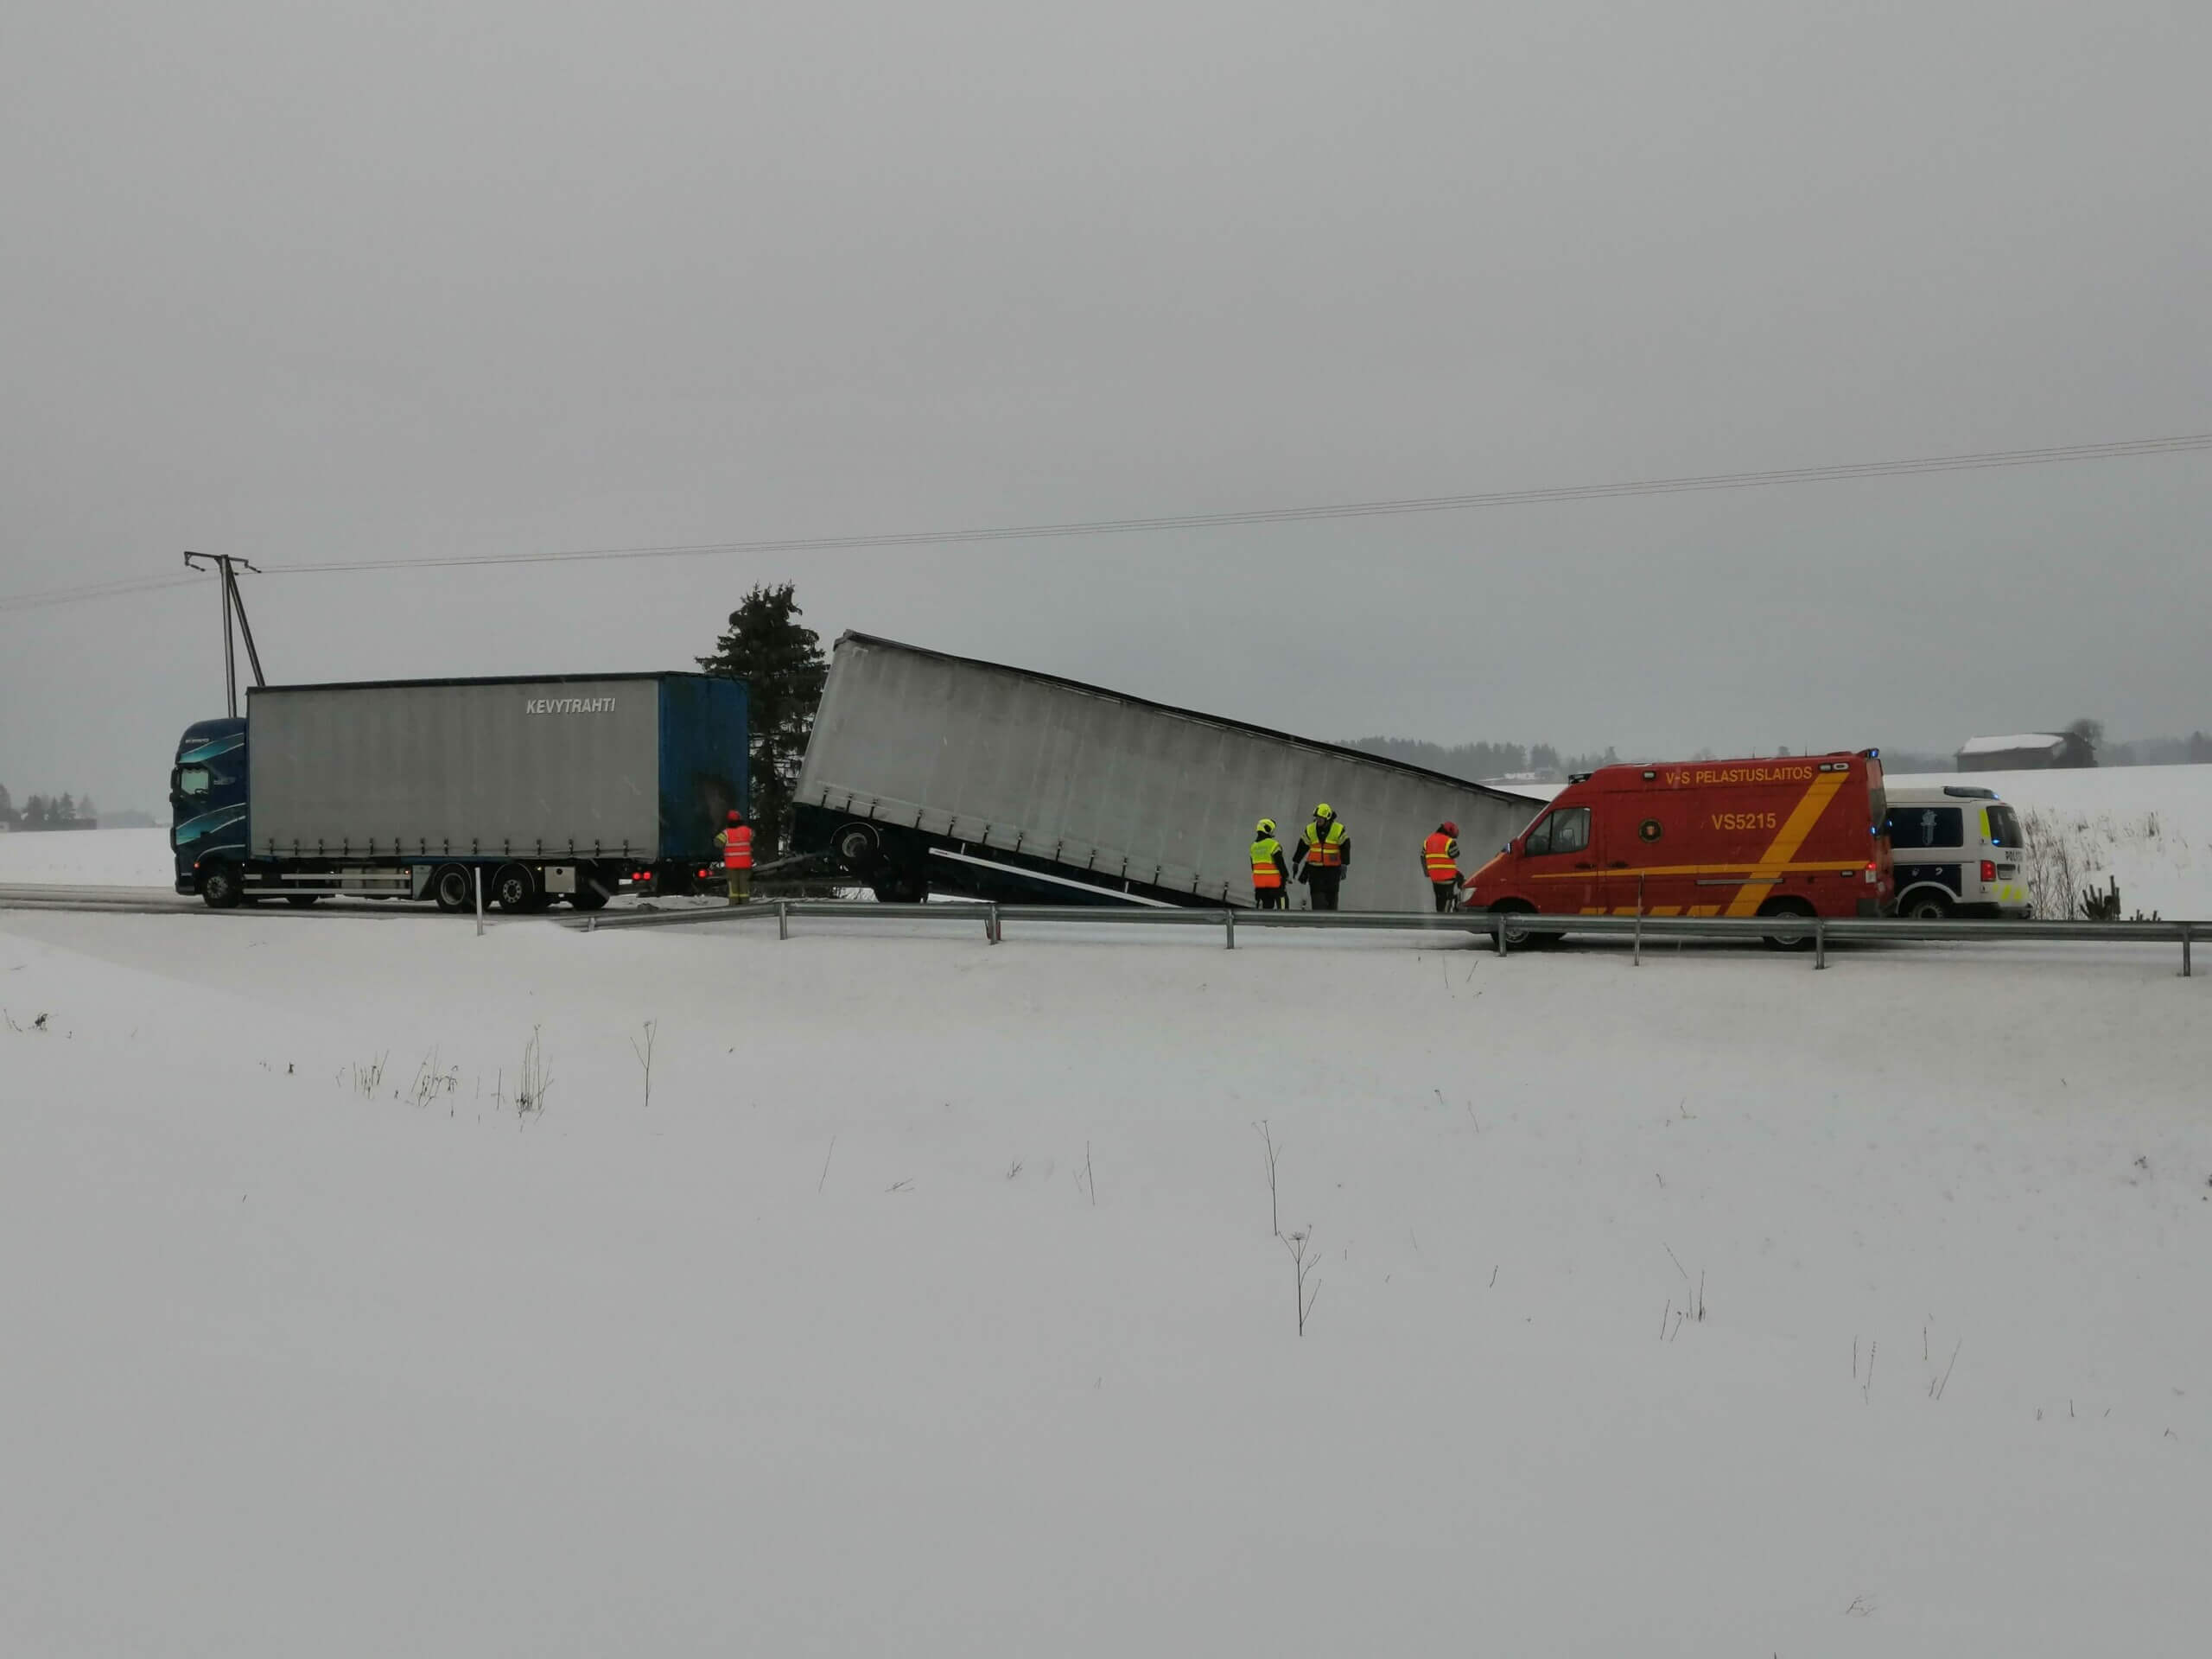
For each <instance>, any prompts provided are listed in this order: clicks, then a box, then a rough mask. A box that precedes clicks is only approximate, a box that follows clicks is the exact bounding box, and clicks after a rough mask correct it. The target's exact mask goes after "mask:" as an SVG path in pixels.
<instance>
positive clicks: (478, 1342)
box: [0, 837, 2212, 1659]
mask: <svg viewBox="0 0 2212 1659" xmlns="http://www.w3.org/2000/svg"><path fill="white" fill-rule="evenodd" d="M49 839H60V837H51V838H49ZM978 933H980V930H978ZM1101 934H1102V937H1100V938H1096V939H1095V940H1091V941H1087V942H1086V941H1077V942H1068V941H1053V942H1045V941H1024V940H1023V939H1022V938H1020V935H1019V934H1018V933H1017V934H1016V935H1015V936H1014V938H1012V939H1011V940H1010V941H1009V943H1007V944H1004V945H1001V946H998V947H995V948H994V947H989V946H987V945H985V944H983V942H982V939H981V938H980V937H975V938H967V937H963V938H957V939H955V938H946V937H944V936H943V935H938V936H934V937H930V938H912V937H907V936H906V935H904V934H902V933H901V932H900V931H898V929H897V927H896V926H895V925H886V924H874V925H869V926H866V927H852V928H848V927H846V926H845V925H842V924H837V925H831V924H819V923H817V924H811V925H808V926H806V927H805V928H804V929H802V931H800V933H799V935H798V937H797V938H794V939H793V940H792V941H791V943H789V944H778V943H777V942H776V939H775V938H774V932H773V929H772V927H766V928H762V927H759V926H756V925H751V924H747V925H743V926H741V927H738V928H729V929H725V928H711V929H684V930H675V931H662V932H658V933H652V934H648V935H642V936H641V935H639V934H637V933H607V932H602V933H598V934H593V935H585V934H581V933H575V932H570V931H563V930H561V929H558V928H556V927H553V926H550V925H546V924H545V923H543V922H537V921H530V922H513V923H501V924H499V925H496V926H495V927H494V928H493V931H492V932H491V933H490V934H489V935H488V936H487V937H486V938H482V939H479V938H475V937H474V930H473V928H471V927H470V926H469V925H467V924H466V923H463V922H459V921H456V920H454V919H451V918H437V917H423V918H420V919H419V920H411V919H410V920H405V921H395V922H393V923H391V925H385V926H381V927H374V928H369V927H360V926H349V925H346V924H344V923H342V922H340V921H338V920H335V919H334V918H316V917H304V916H295V915H290V914H284V915H278V916H270V917H266V918H260V917H248V918H236V919H234V920H232V921H230V922H227V923H226V924H223V925H208V924H207V918H200V917H197V916H194V915H190V914H186V915H179V916H173V917H127V916H106V915H102V916H80V915H62V914H54V913H40V914H29V913H0V1008H4V1010H5V1020H4V1023H0V1251H4V1255H5V1259H6V1260H7V1261H8V1262H10V1264H11V1271H10V1273H9V1274H7V1275H5V1277H4V1278H0V1329H4V1330H5V1332H7V1351H6V1361H5V1363H4V1364H3V1365H0V1470H4V1471H5V1478H4V1479H0V1651H4V1652H8V1653H22V1654H38V1655H42V1656H43V1655H65V1656H66V1655H91V1654H101V1655H111V1654H139V1653H144V1654H153V1653H159V1654H163V1655H173V1654H174V1655H203V1654H204V1655H220V1656H224V1659H237V1656H255V1655H286V1656H290V1655H298V1654H302V1653H313V1654H317V1655H330V1654H362V1655H372V1654H373V1655H385V1654H391V1653H398V1652H405V1653H410V1654H453V1655H480V1654H484V1653H493V1652H499V1653H530V1654H534V1655H535V1654H575V1655H594V1656H597V1655H603V1654H607V1653H610V1652H634V1653H652V1654H693V1653H699V1654H705V1653H715V1654H722V1653H734V1652H748V1653H762V1654H779V1655H782V1654H850V1653H855V1652H866V1653H902V1654H903V1653H931V1654H948V1655H951V1654H957V1655H969V1654H976V1653H1005V1654H1020V1655H1025V1656H1027V1655H1036V1654H1040V1653H1052V1654H1063V1653H1067V1654H1100V1655H1107V1654H1113V1655H1122V1654H1131V1653H1152V1654H1185V1653H1190V1654H1243V1653H1290V1652H1306V1653H1359V1654H1376V1655H1384V1654H1411V1655H1432V1654H1437V1653H1445V1652H1454V1653H1460V1652H1481V1653H1497V1654H1553V1653H1605V1654H1631V1653H1632V1654H1637V1655H1653V1654H1681V1655H1700V1656H1704V1655H1711V1654H1716V1653H1743V1654H1758V1655H1767V1654H1771V1653H1780V1654H1783V1655H1787V1656H1792V1659H1796V1656H1808V1655H1828V1654H1835V1655H1868V1656H1872V1655H1882V1656H1897V1655H1923V1654H1925V1655H1942V1656H1945V1659H1955V1656H1959V1655H1962V1654H1975V1653H1991V1654H1997V1653H2001V1654H2005V1655H2007V1656H2019V1655H2044V1654H2048V1655H2066V1656H2076V1655H2081V1654H2084V1653H2129V1654H2179V1653H2187V1652H2194V1651H2199V1650H2201V1648H2202V1641H2203V1636H2202V1625H2203V1620H2204V1615H2203V1613H2202V1609H2201V1607H2200V1606H2199V1605H2198V1602H2197V1594H2198V1588H2197V1586H2198V1580H2199V1576H2200V1574H2201V1570H2202V1558H2203V1550H2204V1545H2205V1542H2206V1539H2207V1516H2208V1513H2212V1511H2209V1510H2208V1505H2207V1500H2206V1497H2205V1494H2206V1491H2207V1482H2208V1478H2212V1324H2209V1323H2208V1322H2207V1320H2206V1319H2205V1318H2204V1316H2203V1305H2204V1284H2205V1270H2206V1266H2207V1262H2208V1260H2212V1186H2208V1185H2207V1181H2208V1177H2212V1117H2208V1112H2207V1105H2206V1093H2205V1081H2204V1079H2205V1078H2206V1077H2207V1076H2208V1075H2212V1020H2207V1018H2206V1017H2205V1016H2206V1013H2207V1009H2208V1006H2209V1005H2208V1003H2207V1001H2206V998H2207V996H2208V995H2212V981H2208V980H2207V979H2206V978H2202V977H2200V978H2196V979H2192V980H2183V979H2180V978H2178V977H2177V976H2176V975H2175V972H2174V969H2175V963H2174V962H2173V960H2172V957H2171V954H2170V953H2168V952H2164V951H2158V952H2130V951H2126V950H2114V951H2113V953H2112V954H2110V955H2109V956H2103V955H2100V956H2098V957H2090V958H2085V957H2083V956H2082V954H2081V953H2079V952H2068V953H2064V954H2063V955H2062V954H2060V953H2057V952H2055V951H2054V952H2048V953H2043V952H2038V950H2037V949H2036V948H2035V947H2006V948H2004V949H2002V950H1954V949H1949V948H1945V949H1941V950H1923V951H1907V952H1892V953H1888V954H1885V955H1883V956H1882V957H1879V958H1878V959H1877V958H1876V957H1874V956H1872V955H1871V954H1853V953H1850V952H1845V951H1838V952H1837V953H1836V954H1835V956H1834V958H1833V960H1834V966H1833V967H1832V968H1831V969H1830V970H1829V971H1828V972H1827V973H1825V974H1815V973H1814V972H1812V971H1810V969H1808V967H1807V966H1806V964H1805V963H1804V961H1803V959H1802V958H1801V957H1773V956H1770V955H1768V954H1766V953H1764V952H1760V951H1746V952H1740V953H1739V952H1735V951H1730V950H1709V951H1704V952H1687V953H1683V954H1681V955H1672V954H1669V953H1654V954H1653V956H1652V958H1651V959H1650V960H1649V961H1648V962H1647V963H1646V965H1645V966H1644V967H1643V968H1642V969H1635V968H1632V967H1630V965H1629V963H1628V961H1627V959H1626V957H1624V956H1622V955H1621V954H1619V953H1618V952H1606V951H1587V952H1586V951H1575V950H1567V951H1561V952H1557V953H1549V954H1546V953H1537V954H1531V955H1526V956H1516V957H1509V958H1507V959H1505V960H1504V961H1502V962H1501V961H1499V960H1497V959H1496V958H1495V957H1491V956H1490V955H1488V954H1487V953H1486V952H1484V951H1483V950H1472V949H1466V950H1448V951H1438V950H1432V949H1422V948H1420V946H1419V945H1417V944H1408V943H1401V942H1398V941H1395V940H1389V941H1384V942H1382V943H1378V944H1351V943H1346V942H1344V941H1342V940H1328V939H1313V938H1259V939H1256V940H1254V941H1253V942H1251V943H1250V944H1244V943H1243V942H1242V941H1240V947H1241V948H1240V949H1238V950H1236V952H1234V953H1233V954H1232V953H1230V952H1226V951H1223V950H1219V949H1218V948H1217V947H1215V946H1214V944H1212V943H1211V941H1203V942H1202V941H1199V940H1197V939H1191V940H1187V941H1186V940H1183V939H1180V938H1178V939H1174V940H1172V941H1163V940H1160V939H1156V938H1147V939H1144V940H1141V941H1140V940H1134V939H1127V938H1121V937H1118V936H1116V937H1103V934H1104V930H1101ZM41 1015H42V1016H43V1022H42V1024H41V1020H40V1016H41ZM647 1021H653V1022H655V1023H654V1030H653V1035H652V1093H651V1100H650V1103H647V1101H646V1099H645V1071H644V1067H643V1066H642V1065H641V1063H640V1060H639V1051H640V1050H641V1049H642V1047H643V1046H644V1045H645V1040H646V1038H645V1029H644V1027H645V1022H647ZM533 1038H534V1039H536V1041H537V1044H538V1050H537V1055H538V1058H539V1060H540V1062H542V1065H543V1069H544V1070H545V1071H546V1072H547V1073H548V1074H549V1075H550V1084H547V1085H546V1086H544V1087H543V1091H542V1109H534V1108H533V1109H531V1110H528V1111H524V1110H521V1109H518V1103H517V1098H516V1097H517V1095H518V1088H519V1087H520V1086H521V1084H520V1083H519V1079H518V1073H519V1072H521V1071H523V1070H524V1055H525V1050H526V1048H527V1047H528V1046H529V1045H531V1042H532V1040H533ZM1259 1120H1266V1121H1267V1122H1268V1125H1269V1131H1270V1133H1271V1134H1272V1135H1273V1136H1274V1139H1275V1140H1276V1141H1277V1142H1278V1144H1279V1145H1280V1146H1281V1147H1282V1148H1283V1151H1282V1155H1281V1164H1280V1199H1281V1202H1280V1212H1281V1226H1282V1228H1283V1230H1285V1231H1294V1230H1302V1229H1305V1228H1307V1227H1308V1226H1309V1225H1310V1227H1311V1228H1312V1229H1313V1246H1314V1254H1315V1255H1317V1256H1318V1259H1319V1268H1318V1273H1319V1300H1317V1301H1316V1302H1315V1303H1314V1304H1313V1312H1312V1316H1311V1319H1310V1320H1309V1322H1308V1325H1307V1329H1306V1334H1305V1335H1304V1336H1303V1337H1302V1338H1301V1337H1300V1335H1299V1334H1298V1333H1297V1331H1296V1328H1295V1316H1294V1302H1293V1298H1294V1287H1293V1281H1292V1268H1291V1263H1290V1260H1289V1257H1288V1255H1287V1252H1286V1249H1285V1247H1284V1245H1283V1244H1282V1243H1281V1242H1279V1241H1278V1240H1277V1239H1276V1238H1275V1237H1274V1229H1273V1226H1272V1224H1271V1219H1270V1205H1269V1193H1268V1180H1267V1177H1266V1170H1265V1164H1264V1158H1263V1152H1262V1141H1261V1138H1260V1136H1259V1135H1258V1134H1257V1133H1256V1132H1255V1129H1254V1128H1253V1127H1252V1126H1253V1124H1254V1123H1255V1122H1257V1121H1259ZM1310 1284H1311V1281H1309V1287H1310ZM1700 1285H1701V1287H1702V1288H1701V1290H1700ZM1700 1304H1701V1306H1702V1308H1703V1311H1704V1317H1703V1319H1701V1320H1700V1319H1697V1318H1695V1317H1694V1311H1695V1310H1696V1308H1697V1307H1698V1306H1700ZM1686 1306H1687V1307H1688V1308H1690V1309H1691V1310H1692V1311H1693V1317H1691V1318H1689V1319H1683V1318H1682V1317H1681V1315H1682V1313H1683V1310H1684V1309H1685V1307H1686Z"/></svg>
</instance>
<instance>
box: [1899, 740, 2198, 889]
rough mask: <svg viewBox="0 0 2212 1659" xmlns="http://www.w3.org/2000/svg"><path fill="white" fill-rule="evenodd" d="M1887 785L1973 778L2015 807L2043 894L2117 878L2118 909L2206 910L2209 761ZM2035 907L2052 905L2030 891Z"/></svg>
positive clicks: (1925, 777) (1914, 777)
mask: <svg viewBox="0 0 2212 1659" xmlns="http://www.w3.org/2000/svg"><path fill="white" fill-rule="evenodd" d="M1889 781H1890V782H1891V784H1892V785H1904V784H1911V785H1922V786H1926V785H1942V784H1975V785H1980V786H1981V787H1982V788H1984V789H1993V790H1995V791H1997V792H1998V793H1999V795H2001V796H2002V797H2004V798H2005V799H2006V800H2008V801H2010V802H2012V804H2013V805H2014V807H2016V808H2017V809H2018V810H2019V813H2020V817H2021V826H2020V827H2021V829H2023V830H2024V832H2025V834H2026V836H2027V841H2028V848H2029V860H2030V864H2031V868H2032V867H2034V866H2036V865H2037V864H2038V862H2040V863H2041V865H2042V867H2043V868H2042V869H2041V872H2040V873H2041V874H2043V875H2044V883H2043V885H2044V887H2045V888H2046V890H2047V892H2048V893H2051V894H2057V893H2069V892H2070V893H2073V894H2074V895H2075V899H2076V900H2077V901H2078V899H2079V896H2080V894H2081V892H2082V889H2083V888H2084V887H2096V888H2098V889H2100V890H2102V889H2103V887H2104V886H2105V884H2106V883H2107V881H2112V880H2117V881H2118V882H2119V883H2120V902H2121V906H2122V913H2124V914H2126V915H2131V916H2132V915H2133V914H2134V913H2135V912H2137V911H2141V912H2143V913H2144V914H2145V915H2146V916H2147V915H2149V914H2151V913H2152V912H2153V911H2155V912H2158V914H2160V915H2162V916H2164V917H2166V918H2170V919H2179V918H2188V919H2190V920H2192V921H2193V920H2196V919H2198V918H2212V766H2097V767H2085V768H2082V769H2080V770H2076V771H2056V772H1971V773H1967V774H1964V775H1953V774H1942V773H1917V774H1911V775H1905V774H1893V775H1892V776H1891V778H1890V779H1889ZM2037 910H2038V912H2048V913H2055V908H2054V906H2052V905H2051V904H2050V903H2047V902H2045V901H2044V899H2038V901H2037Z"/></svg>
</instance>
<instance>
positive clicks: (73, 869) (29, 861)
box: [0, 829, 176, 887]
mask: <svg viewBox="0 0 2212 1659" xmlns="http://www.w3.org/2000/svg"><path fill="white" fill-rule="evenodd" d="M175 871H176V865H175V861H174V860H173V859H172V857H171V855H170V853H169V832H168V830H166V829H61V830H54V831H51V832H48V831H38V832H35V833H32V834H29V835H25V834H20V833H19V834H16V835H10V836H0V887H5V886H7V885H9V884H10V883H12V882H19V881H21V882H29V881H43V882H52V883H54V884H56V885H59V886H62V887H174V886H175V881H176V875H175Z"/></svg>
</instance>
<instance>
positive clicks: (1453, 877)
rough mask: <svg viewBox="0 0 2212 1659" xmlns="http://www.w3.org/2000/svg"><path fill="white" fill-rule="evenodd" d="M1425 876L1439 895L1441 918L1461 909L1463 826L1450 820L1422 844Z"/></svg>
mask: <svg viewBox="0 0 2212 1659" xmlns="http://www.w3.org/2000/svg"><path fill="white" fill-rule="evenodd" d="M1421 874H1423V875H1425V876H1427V878H1428V890H1429V891H1430V892H1431V893H1434V894H1435V895H1436V910H1437V913H1438V914H1439V915H1441V914H1443V913H1444V912H1446V911H1447V910H1455V909H1457V908H1458V907H1459V825H1458V824H1456V823H1452V820H1451V819H1449V818H1446V819H1445V821H1444V822H1443V823H1440V824H1438V825H1437V826H1436V829H1434V831H1433V833H1431V834H1430V836H1428V838H1427V840H1425V841H1423V842H1421Z"/></svg>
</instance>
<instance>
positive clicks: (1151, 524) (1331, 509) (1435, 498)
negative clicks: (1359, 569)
mask: <svg viewBox="0 0 2212 1659" xmlns="http://www.w3.org/2000/svg"><path fill="white" fill-rule="evenodd" d="M2207 449H2212V432H2197V433H2190V434H2188V435H2183V436H2179V437H2166V438H2137V439H2133V440H2130V441H2128V442H2120V443H2083V444H2069V445H2064V446H2062V447H2058V448H2044V449H2005V450H1997V451H1993V452H1992V453H1989V454H1974V455H1928V456H1920V457H1916V458H1913V459H1910V460H1904V461H1858V462H1852V463H1848V464H1845V465H1840V466H1827V467H1781V468H1777V469H1775V470H1773V471H1769V472H1757V473H1713V474H1705V475H1702V476H1698V477H1690V478H1658V479H1637V480H1628V481H1625V482H1621V483H1613V484H1579V485H1570V486H1564V487H1557V488H1552V489H1535V490H1494V491H1489V492H1485V493H1480V494H1475V495H1431V496H1408V497H1401V498H1398V499H1390V500H1383V501H1352V502H1339V503H1335V504H1332V505H1321V506H1306V507H1263V508H1252V509H1249V510H1246V511H1243V512H1193V513H1176V514H1171V515H1167V516H1164V517H1160V518H1091V519H1083V520H1079V521H1077V522H1073V523H1066V524H1003V525H991V526H987V527H984V528H981V529H971V530H918V531H887V532H884V533H881V534H876V535H865V536H803V537H783V538H779V539H774V540H768V541H730V542H693V543H670V544H663V545H656V546H646V547H595V548H578V549H574V550H568V551H563V552H556V553H480V554H463V555H456V556H449V557H445V558H389V559H353V560H347V561H344V562H342V563H329V564H271V565H268V566H266V567H264V568H265V569H266V570H267V571H268V573H269V574H270V575H314V574H318V573H325V574H327V573H336V572H340V571H349V570H408V569H456V568H461V567H466V566H472V565H501V564H572V563H573V564H582V563H595V562H599V561H604V560H620V559H667V558H691V557H702V556H710V555H715V554H729V553H828V552H843V551H851V550H861V549H866V548H892V547H938V546H945V545H949V544H955V543H963V542H1012V541H1025V540H1031V539H1041V538H1046V537H1070V536H1128V535H1139V534H1143V533H1147V532H1153V531H1168V530H1212V529H1217V528H1223V527H1227V526H1231V525H1238V524H1296V523H1302V522H1311V521H1314V520H1320V519H1329V518H1383V517H1388V516H1392V515H1396V514H1401V513H1415V512H1467V511H1471V510H1472V509H1475V508H1479V507H1503V506H1523V505H1537V504H1540V503H1544V502H1556V501H1596V500H1605V499H1613V498H1617V497H1621V496H1635V495H1676V494H1683V493H1688V492H1692V491H1698V490H1745V489H1762V488H1769V487H1771V486H1777V485H1783V484H1813V483H1824V482H1827V481H1830V480H1847V479H1855V478H1887V477H1896V476H1900V475H1907V474H1925V473H1961V472H1972V471H1980V470H1985V469H1988V468H1993V467H2048V466H2053V465H2056V464H2057V463H2060V462H2063V461H2113V460H2119V459H2122V458H2125V457H2128V456H2134V455H2165V454H2190V453H2193V452H2196V451H2201V450H2207Z"/></svg>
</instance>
